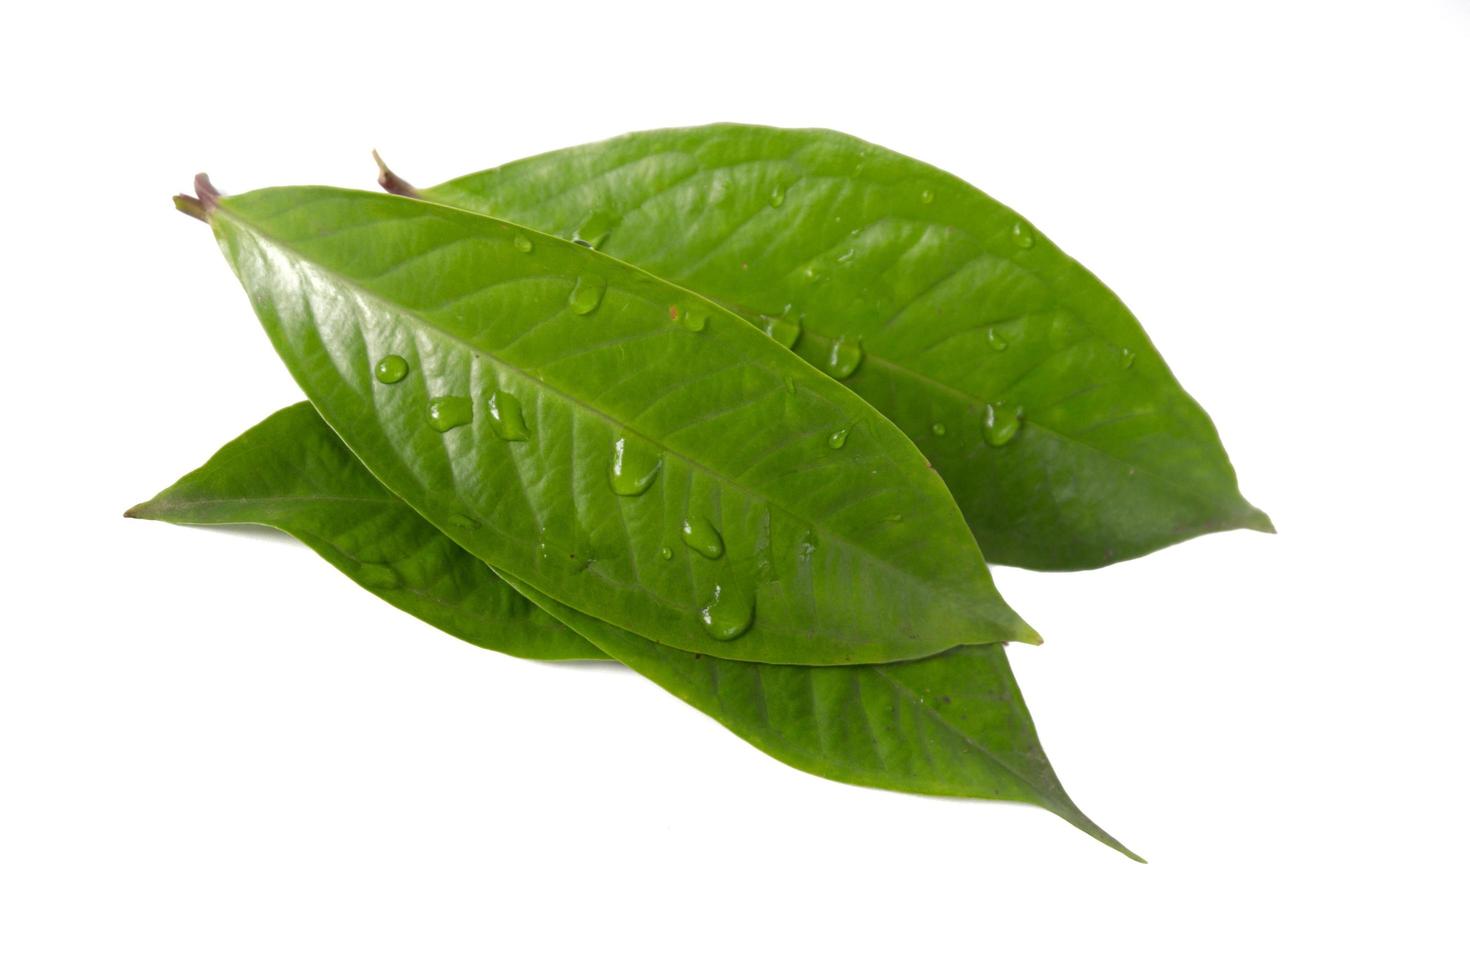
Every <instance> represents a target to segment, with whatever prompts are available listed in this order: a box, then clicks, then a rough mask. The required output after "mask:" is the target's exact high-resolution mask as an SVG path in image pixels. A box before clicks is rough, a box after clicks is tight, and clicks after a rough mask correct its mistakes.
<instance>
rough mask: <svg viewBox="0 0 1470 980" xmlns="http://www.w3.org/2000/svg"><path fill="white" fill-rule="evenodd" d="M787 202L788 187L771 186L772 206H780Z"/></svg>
mask: <svg viewBox="0 0 1470 980" xmlns="http://www.w3.org/2000/svg"><path fill="white" fill-rule="evenodd" d="M785 203H786V188H784V187H773V188H771V207H773V208H779V207H780V206H781V205H782V204H785Z"/></svg>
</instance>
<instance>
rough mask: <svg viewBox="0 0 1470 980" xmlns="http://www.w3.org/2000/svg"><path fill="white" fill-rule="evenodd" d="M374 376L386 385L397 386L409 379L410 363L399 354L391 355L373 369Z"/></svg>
mask: <svg viewBox="0 0 1470 980" xmlns="http://www.w3.org/2000/svg"><path fill="white" fill-rule="evenodd" d="M373 376H374V377H376V378H377V379H378V380H379V381H381V382H382V383H383V384H385V385H396V384H397V383H398V382H400V381H402V380H403V379H404V378H406V377H408V362H407V361H405V360H404V359H403V358H402V357H399V356H398V355H397V354H389V355H388V356H387V357H385V358H383V359H382V360H381V361H379V362H378V366H377V367H375V368H373Z"/></svg>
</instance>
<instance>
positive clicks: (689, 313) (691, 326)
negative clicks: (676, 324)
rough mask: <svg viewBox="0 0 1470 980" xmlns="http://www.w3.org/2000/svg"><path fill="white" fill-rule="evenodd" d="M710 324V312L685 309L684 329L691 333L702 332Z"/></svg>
mask: <svg viewBox="0 0 1470 980" xmlns="http://www.w3.org/2000/svg"><path fill="white" fill-rule="evenodd" d="M708 324H709V314H708V313H706V312H704V311H703V310H685V311H684V329H685V330H688V331H689V332H690V333H701V332H703V330H704V328H705V326H707V325H708Z"/></svg>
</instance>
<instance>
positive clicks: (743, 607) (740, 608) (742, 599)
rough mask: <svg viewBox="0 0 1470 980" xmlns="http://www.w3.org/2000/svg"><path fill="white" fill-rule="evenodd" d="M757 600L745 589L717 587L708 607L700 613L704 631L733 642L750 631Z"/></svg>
mask: <svg viewBox="0 0 1470 980" xmlns="http://www.w3.org/2000/svg"><path fill="white" fill-rule="evenodd" d="M754 619H755V600H754V599H753V598H751V596H750V594H749V593H748V592H746V591H745V590H744V589H732V588H730V587H728V586H724V585H716V586H715V591H714V595H712V596H710V600H709V603H708V605H706V606H705V607H704V608H703V609H701V610H700V611H699V621H700V622H701V623H703V624H704V631H705V632H706V633H708V634H709V635H710V636H712V637H714V638H715V639H717V640H733V639H735V638H736V637H738V636H741V635H742V634H744V633H745V631H746V630H748V629H750V624H751V622H752V621H753V620H754Z"/></svg>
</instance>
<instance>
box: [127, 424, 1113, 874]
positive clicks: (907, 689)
mask: <svg viewBox="0 0 1470 980" xmlns="http://www.w3.org/2000/svg"><path fill="white" fill-rule="evenodd" d="M138 511H141V512H138ZM135 512H138V513H135V516H143V517H153V518H156V519H161V520H172V521H176V522H184V523H235V522H248V523H254V524H267V525H270V526H273V527H280V528H282V529H284V530H287V531H288V532H289V533H291V534H294V535H296V536H297V537H299V538H301V540H303V541H305V542H306V543H307V544H309V545H311V546H312V547H313V548H314V549H315V550H317V551H318V553H319V554H321V555H322V556H323V557H325V558H327V559H328V560H329V561H331V562H332V563H333V564H334V565H337V567H339V568H342V569H343V570H344V571H347V572H348V574H349V575H353V577H354V578H356V579H357V580H358V581H359V582H360V583H361V584H364V585H365V586H366V587H368V588H369V589H371V590H372V591H374V592H376V593H377V594H379V595H381V596H382V597H383V598H385V599H387V600H389V601H390V602H393V603H394V604H395V605H398V606H399V607H400V608H403V609H405V610H406V611H408V612H411V613H413V614H414V615H416V616H418V617H419V618H420V619H423V620H425V621H426V622H428V623H430V624H431V625H434V626H437V627H439V628H440V629H443V630H446V631H448V632H450V633H453V634H454V635H456V636H459V637H462V638H464V639H467V640H469V641H470V642H473V643H479V644H480V645H482V646H490V647H492V648H495V649H502V650H506V651H507V652H515V653H517V654H519V655H521V656H527V657H540V658H542V659H563V658H566V657H572V656H587V657H592V656H602V655H603V654H602V653H600V652H599V651H598V649H597V647H601V648H602V649H604V650H606V652H607V653H608V654H611V655H613V656H615V657H616V658H618V659H620V660H622V661H623V662H624V663H626V664H627V665H628V666H630V667H632V668H633V669H634V670H636V671H638V672H639V673H640V674H643V675H644V676H645V677H648V678H649V679H651V680H653V681H654V682H655V683H657V684H658V685H660V686H661V687H663V688H664V689H666V690H668V691H669V692H670V693H672V694H674V695H676V696H677V697H679V698H681V699H682V700H684V701H686V702H688V703H689V704H691V705H693V706H694V707H696V708H698V709H699V710H700V711H703V712H704V713H705V714H708V715H710V716H711V717H713V718H714V719H716V720H717V721H719V722H720V723H721V724H723V725H724V726H725V727H727V728H729V729H730V730H731V731H733V732H734V733H735V734H737V735H739V736H740V737H741V738H743V739H745V740H746V741H748V742H750V743H751V744H753V745H755V746H756V747H757V748H759V749H761V750H762V751H764V752H766V753H767V754H769V755H771V756H774V757H775V758H777V759H780V760H782V761H783V762H786V763H788V764H789V765H792V766H794V767H796V768H798V769H802V770H804V771H806V772H810V773H814V774H816V775H819V776H825V777H827V778H829V779H836V780H839V781H842V782H848V783H856V784H858V785H862V786H874V787H879V788H883V789H892V790H901V791H906V792H913V793H925V794H931V795H939V796H963V797H973V798H978V799H996V800H1012V801H1017V802H1023V803H1031V804H1034V805H1036V806H1040V807H1043V808H1045V809H1047V810H1050V811H1052V812H1053V813H1056V814H1057V815H1059V816H1061V817H1062V818H1063V819H1065V820H1067V821H1068V822H1070V823H1072V824H1074V825H1075V826H1077V827H1079V828H1080V829H1082V830H1083V831H1085V832H1086V833H1088V834H1090V835H1092V836H1093V837H1096V838H1097V839H1098V840H1100V841H1102V842H1103V843H1105V844H1108V845H1109V846H1111V847H1115V848H1117V849H1118V850H1120V851H1123V853H1125V854H1129V855H1130V856H1133V855H1132V854H1131V852H1129V851H1128V850H1127V849H1126V848H1123V847H1122V845H1120V844H1119V843H1118V842H1117V841H1116V840H1114V839H1113V838H1112V837H1111V836H1109V835H1108V834H1107V833H1105V832H1104V831H1103V830H1101V829H1100V828H1099V827H1098V826H1097V825H1096V824H1094V823H1093V822H1092V821H1091V820H1089V819H1088V818H1087V817H1086V816H1085V815H1083V814H1082V812H1081V811H1080V810H1078V809H1077V807H1076V806H1075V805H1074V804H1073V803H1072V801H1071V800H1070V799H1069V798H1068V796H1067V794H1066V792H1065V791H1064V790H1063V789H1062V787H1061V784H1060V783H1059V782H1058V780H1057V777H1056V774H1055V773H1054V772H1053V770H1052V768H1051V764H1050V763H1049V762H1048V761H1047V758H1046V755H1045V753H1044V752H1043V751H1042V749H1041V744H1040V742H1039V741H1038V740H1037V737H1036V731H1035V727H1034V725H1033V724H1032V721H1031V717H1030V715H1029V713H1028V712H1027V710H1026V705H1025V703H1024V702H1023V701H1022V699H1021V692H1020V690H1019V689H1018V687H1017V685H1016V681H1015V678H1014V676H1013V675H1012V674H1011V671H1010V666H1009V664H1008V663H1007V661H1006V656H1005V653H1004V651H1003V650H1002V649H1001V648H1000V647H998V646H986V647H968V648H964V649H960V650H955V651H952V652H949V653H946V654H941V655H939V656H936V657H930V658H928V659H925V660H921V661H910V662H904V663H895V664H881V665H862V666H851V667H798V666H786V665H771V664H753V663H745V662H740V661H732V660H721V659H719V658H715V657H706V656H702V655H699V654H691V653H686V652H684V651H679V650H672V649H670V648H668V647H661V646H659V645H658V644H654V643H651V642H649V641H646V640H643V639H641V638H640V637H637V636H634V635H632V634H630V633H627V632H625V631H622V630H619V629H617V628H615V627H611V626H608V625H607V624H605V623H600V622H598V621H596V620H593V619H591V618H590V617H587V616H584V615H582V614H580V613H578V612H576V611H575V610H573V609H571V608H569V607H567V606H564V605H561V604H559V603H555V602H553V601H552V600H550V599H548V598H546V597H545V596H544V595H539V594H537V593H535V592H534V590H531V589H529V587H528V586H525V585H524V584H521V585H519V586H518V587H519V588H522V589H526V590H527V592H528V593H529V594H531V595H533V596H535V597H536V601H537V602H538V603H540V604H542V605H544V606H545V608H546V610H549V612H550V613H554V614H555V616H557V617H561V618H564V619H565V620H566V621H567V623H569V624H571V625H572V626H575V627H576V629H577V630H579V631H581V632H582V633H584V634H585V636H586V639H585V640H584V639H582V638H581V637H578V636H576V635H575V634H572V633H571V631H570V630H568V629H566V628H565V627H563V626H561V624H560V623H558V622H556V620H555V619H554V618H553V616H552V615H551V614H549V613H548V612H543V611H542V610H540V609H536V608H535V607H532V606H530V605H529V603H527V601H526V600H525V599H524V598H522V596H521V595H520V594H519V593H518V592H516V591H515V590H513V589H512V588H511V586H510V585H508V584H506V583H505V582H503V581H501V580H500V579H498V578H495V577H493V576H491V577H490V578H488V579H487V578H486V577H485V573H486V572H487V568H486V566H485V565H484V564H483V563H482V562H480V561H479V560H478V559H477V558H475V557H474V556H473V555H470V554H469V553H468V552H466V551H464V550H463V549H461V548H459V547H458V546H457V545H455V544H454V543H453V542H452V541H450V540H449V539H448V538H447V537H445V536H444V535H442V534H441V533H440V532H439V531H438V530H437V529H436V528H434V526H433V525H432V524H429V523H428V522H427V521H425V520H424V519H423V518H421V517H420V516H419V515H418V514H417V513H416V512H415V511H414V510H413V509H412V508H410V507H409V506H408V505H407V504H404V503H403V502H402V501H399V500H397V498H394V497H393V496H392V495H391V494H389V493H388V492H387V491H386V490H384V489H382V488H381V487H380V486H379V485H377V483H376V481H375V480H374V479H373V477H372V475H371V474H370V473H368V471H367V470H366V469H365V468H364V467H363V466H362V464H361V463H360V462H358V460H357V459H356V458H355V457H354V456H353V455H352V454H351V453H350V452H349V451H348V450H347V449H346V447H345V446H343V445H342V444H341V442H340V441H339V440H338V439H337V437H336V436H335V434H334V433H333V432H332V431H331V430H330V429H329V428H328V427H327V426H326V424H325V423H324V422H322V421H321V419H320V417H319V416H318V415H317V414H316V412H315V411H314V410H313V409H312V408H311V406H310V405H307V404H301V405H296V406H293V407H292V408H289V409H286V410H284V411H282V412H279V413H277V414H276V415H274V416H272V417H271V418H270V419H267V420H266V421H265V422H263V423H261V424H260V425H258V426H256V427H255V428H254V429H251V430H250V431H249V432H247V433H246V434H245V435H243V436H241V437H240V438H238V439H236V440H235V441H234V442H232V443H230V444H229V445H228V446H226V447H225V448H224V449H222V450H220V452H219V453H218V454H216V455H215V457H214V458H213V459H211V460H210V461H209V462H208V463H206V464H205V465H204V466H203V467H201V468H200V469H199V470H198V471H196V472H194V473H192V474H190V475H189V476H187V477H185V478H184V479H183V480H181V481H179V483H178V484H175V486H174V487H172V488H170V489H169V490H167V491H165V492H164V493H162V494H160V495H159V496H158V497H157V498H155V499H154V500H153V501H151V502H150V503H149V504H145V505H140V507H139V508H135ZM385 530H386V531H388V532H389V534H388V537H390V538H391V539H392V540H393V541H395V542H399V543H401V544H402V545H403V546H404V547H403V549H402V550H403V551H405V552H408V553H411V554H412V556H413V557H412V560H411V562H410V561H407V560H405V559H403V558H400V559H397V560H393V561H386V562H385V561H381V560H376V559H380V558H382V557H383V556H382V553H381V552H382V548H381V544H382V542H383V540H384V537H385V535H384V531H385ZM323 542H325V543H326V544H325V545H323ZM364 547H367V548H369V549H372V552H373V553H372V555H371V559H373V560H363V559H361V558H357V557H352V556H355V555H356V554H357V553H358V552H360V551H361V550H362V549H363V548H364ZM344 556H348V557H347V560H346V561H345V562H344V560H343V559H344ZM358 567H363V568H375V569H381V568H387V569H391V570H392V571H393V572H394V573H395V574H398V575H400V576H402V583H401V584H400V585H399V586H397V587H396V588H393V589H384V588H382V586H381V583H380V581H379V577H380V575H379V573H377V572H373V573H371V574H369V575H367V576H359V575H356V574H354V572H353V569H354V568H358ZM364 579H366V580H364ZM420 589H424V590H426V591H429V592H430V595H431V599H432V601H428V602H422V603H406V602H404V601H402V600H403V597H404V595H405V590H407V591H408V592H409V593H414V592H417V591H418V590H420ZM475 604H480V605H482V606H483V608H484V609H485V610H486V613H485V614H484V615H482V616H479V617H477V618H474V619H472V620H471V622H472V627H471V628H466V626H465V623H466V619H465V617H466V615H470V616H473V615H474V614H473V607H474V605H475ZM528 608H529V613H528V612H527V610H528ZM495 610H499V611H500V612H499V613H498V614H492V612H491V611H495ZM506 611H509V612H506ZM569 636H570V637H571V640H572V642H571V643H568V637H569ZM589 640H590V641H592V643H595V644H597V647H594V646H592V643H589V642H587V641H589ZM506 642H513V643H514V644H515V645H516V646H515V649H514V650H512V649H510V648H508V647H505V646H502V645H500V644H503V643H506ZM579 644H580V646H579Z"/></svg>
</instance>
